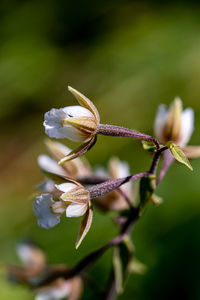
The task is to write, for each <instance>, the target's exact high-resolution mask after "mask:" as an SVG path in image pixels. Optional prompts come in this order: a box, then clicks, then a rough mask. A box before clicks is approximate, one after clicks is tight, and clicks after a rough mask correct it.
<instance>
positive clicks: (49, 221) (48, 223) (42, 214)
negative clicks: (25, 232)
mask: <svg viewBox="0 0 200 300" xmlns="http://www.w3.org/2000/svg"><path fill="white" fill-rule="evenodd" d="M58 202H59V204H62V203H60V201H58ZM53 205H54V206H55V207H56V209H55V210H54V211H53ZM57 206H58V205H57V202H55V201H54V200H53V197H52V195H51V194H42V195H40V196H38V197H36V199H35V201H34V203H33V209H34V214H35V215H36V217H37V218H38V225H39V226H40V227H43V228H45V229H49V228H51V227H54V226H55V225H57V224H58V223H59V222H60V215H61V214H62V213H63V212H64V211H65V209H64V206H62V205H60V207H59V209H58V208H57Z"/></svg>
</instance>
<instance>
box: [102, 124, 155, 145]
mask: <svg viewBox="0 0 200 300" xmlns="http://www.w3.org/2000/svg"><path fill="white" fill-rule="evenodd" d="M98 133H100V134H103V135H108V136H118V137H130V138H137V139H140V140H147V141H151V142H153V143H154V144H155V145H156V149H157V150H159V149H160V145H159V142H158V141H157V140H156V139H155V138H153V137H152V136H150V135H148V134H144V133H141V132H138V131H135V130H132V129H128V128H124V127H121V126H115V125H105V124H99V129H98Z"/></svg>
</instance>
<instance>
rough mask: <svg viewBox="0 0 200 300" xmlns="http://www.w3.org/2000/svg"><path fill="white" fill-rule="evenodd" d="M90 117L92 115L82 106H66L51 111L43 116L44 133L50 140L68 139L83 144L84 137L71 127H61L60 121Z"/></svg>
mask: <svg viewBox="0 0 200 300" xmlns="http://www.w3.org/2000/svg"><path fill="white" fill-rule="evenodd" d="M83 116H84V117H92V118H94V116H93V114H92V113H91V112H90V111H89V110H88V109H87V108H84V107H82V106H67V107H64V108H60V109H55V108H53V109H51V110H50V111H48V112H47V113H45V115H44V119H45V120H44V123H43V124H44V127H45V133H46V134H47V135H48V136H49V137H51V138H57V139H63V138H68V139H70V140H72V141H76V142H84V141H85V139H86V138H85V137H84V136H83V135H82V134H81V132H80V131H79V130H78V129H76V128H75V127H73V126H72V125H65V126H62V121H63V120H64V119H67V118H73V117H83Z"/></svg>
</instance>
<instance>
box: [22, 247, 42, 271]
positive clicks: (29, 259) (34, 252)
mask: <svg viewBox="0 0 200 300" xmlns="http://www.w3.org/2000/svg"><path fill="white" fill-rule="evenodd" d="M17 254H18V256H19V258H20V260H21V261H22V262H23V263H24V265H25V266H27V267H29V266H30V267H34V268H36V267H37V268H40V269H42V268H43V267H44V265H45V264H46V257H45V254H44V252H43V251H42V250H41V249H40V248H38V247H37V246H35V245H33V244H31V243H27V242H22V243H19V244H18V245H17Z"/></svg>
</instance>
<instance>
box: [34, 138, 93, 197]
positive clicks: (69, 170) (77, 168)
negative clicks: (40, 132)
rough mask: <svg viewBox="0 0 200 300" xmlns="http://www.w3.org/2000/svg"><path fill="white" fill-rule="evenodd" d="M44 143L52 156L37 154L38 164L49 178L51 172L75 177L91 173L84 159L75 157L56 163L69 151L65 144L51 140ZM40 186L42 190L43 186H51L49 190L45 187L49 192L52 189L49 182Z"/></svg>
mask: <svg viewBox="0 0 200 300" xmlns="http://www.w3.org/2000/svg"><path fill="white" fill-rule="evenodd" d="M45 144H46V146H47V150H48V152H49V153H50V154H51V156H52V158H51V157H49V156H48V155H44V154H42V155H39V157H38V165H39V166H40V169H41V170H42V171H43V172H44V173H45V175H46V176H47V177H50V178H51V174H56V175H58V176H61V177H63V176H64V177H70V178H72V179H76V178H79V177H84V176H88V175H90V174H91V169H90V166H89V163H88V162H87V160H86V159H82V158H76V159H74V160H72V161H68V162H66V163H64V164H62V165H59V164H58V161H59V160H60V159H61V158H63V157H64V156H66V155H68V154H69V153H70V152H71V149H70V148H68V147H67V146H65V145H63V144H61V143H58V142H53V141H51V140H47V141H46V142H45ZM49 173H50V174H49ZM48 175H49V176H48ZM42 188H43V191H45V188H51V190H50V189H46V192H51V191H52V190H53V189H52V185H50V183H49V184H48V185H46V184H45V185H43V186H42Z"/></svg>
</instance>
